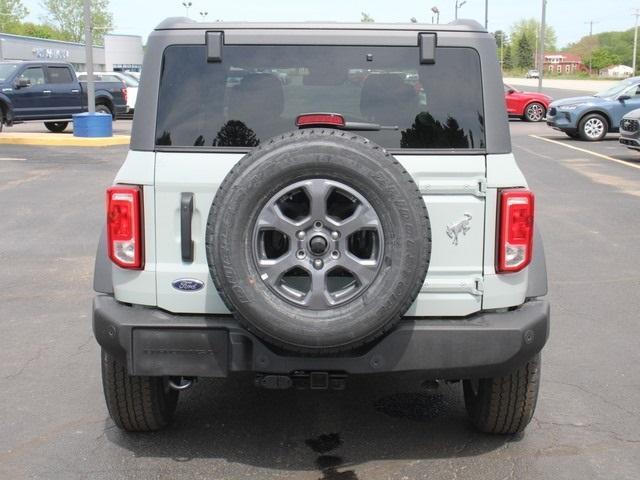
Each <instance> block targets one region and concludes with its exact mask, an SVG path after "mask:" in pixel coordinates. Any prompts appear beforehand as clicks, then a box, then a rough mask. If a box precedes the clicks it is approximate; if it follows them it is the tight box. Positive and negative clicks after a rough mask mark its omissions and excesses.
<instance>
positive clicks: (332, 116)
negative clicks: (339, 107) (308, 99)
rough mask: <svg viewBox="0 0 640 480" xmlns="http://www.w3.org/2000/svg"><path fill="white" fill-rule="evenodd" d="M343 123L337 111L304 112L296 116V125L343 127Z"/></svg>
mask: <svg viewBox="0 0 640 480" xmlns="http://www.w3.org/2000/svg"><path fill="white" fill-rule="evenodd" d="M345 123H346V122H345V120H344V117H343V116H342V115H338V114H337V113H305V114H304V115H300V116H298V118H296V126H297V127H344V126H345Z"/></svg>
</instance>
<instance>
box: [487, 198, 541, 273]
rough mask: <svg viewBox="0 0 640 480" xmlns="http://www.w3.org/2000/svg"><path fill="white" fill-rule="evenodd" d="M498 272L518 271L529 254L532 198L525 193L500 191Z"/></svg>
mask: <svg viewBox="0 0 640 480" xmlns="http://www.w3.org/2000/svg"><path fill="white" fill-rule="evenodd" d="M499 198H500V200H499V202H500V213H499V215H500V217H499V228H500V231H499V237H498V252H497V253H498V255H497V258H498V263H497V266H496V270H497V271H498V273H509V272H519V271H520V270H522V269H523V268H525V267H526V266H527V265H529V263H530V262H531V256H532V254H533V217H534V195H533V193H532V192H530V191H529V190H522V189H513V190H511V189H510V190H502V191H500V197H499Z"/></svg>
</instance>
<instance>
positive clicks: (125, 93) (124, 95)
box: [120, 87, 129, 103]
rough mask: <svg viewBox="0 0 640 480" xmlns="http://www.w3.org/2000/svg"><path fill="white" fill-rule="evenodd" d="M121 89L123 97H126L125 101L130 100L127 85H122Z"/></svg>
mask: <svg viewBox="0 0 640 480" xmlns="http://www.w3.org/2000/svg"><path fill="white" fill-rule="evenodd" d="M120 91H121V92H122V98H124V103H127V102H128V101H129V93H128V92H127V87H122V88H121V89H120Z"/></svg>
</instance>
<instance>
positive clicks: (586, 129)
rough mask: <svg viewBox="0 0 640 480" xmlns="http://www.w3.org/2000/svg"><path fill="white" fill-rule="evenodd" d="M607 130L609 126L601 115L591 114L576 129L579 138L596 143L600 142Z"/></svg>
mask: <svg viewBox="0 0 640 480" xmlns="http://www.w3.org/2000/svg"><path fill="white" fill-rule="evenodd" d="M608 130H609V125H608V123H607V121H606V120H605V118H604V117H603V116H602V115H598V114H597V113H592V114H589V115H586V116H585V117H584V118H583V119H582V120H581V121H580V126H579V128H578V132H579V133H580V138H582V139H583V140H586V141H587V142H597V141H600V140H602V139H603V138H604V137H605V136H606V135H607V132H608Z"/></svg>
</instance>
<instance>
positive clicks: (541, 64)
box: [538, 0, 547, 92]
mask: <svg viewBox="0 0 640 480" xmlns="http://www.w3.org/2000/svg"><path fill="white" fill-rule="evenodd" d="M546 21H547V0H542V19H541V20H540V38H539V41H540V44H539V45H540V47H539V48H538V66H539V68H538V91H539V92H542V77H543V76H544V29H545V22H546Z"/></svg>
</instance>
